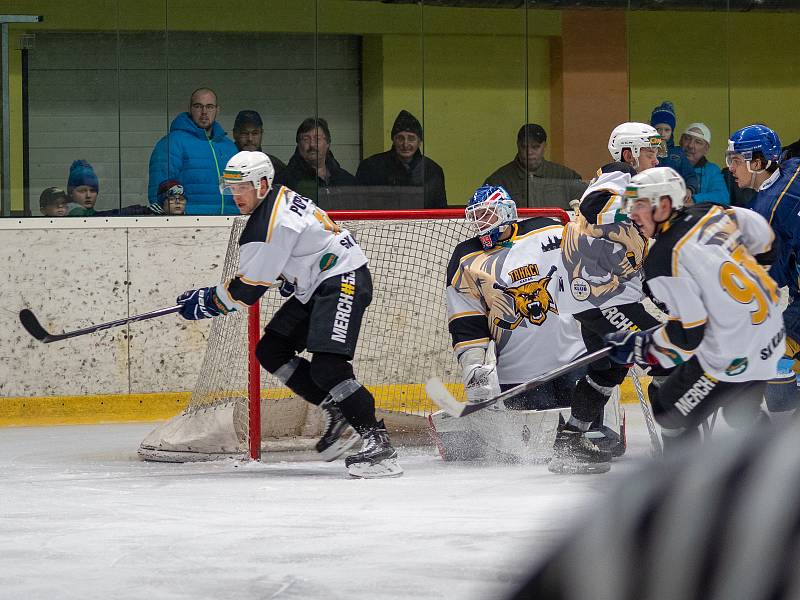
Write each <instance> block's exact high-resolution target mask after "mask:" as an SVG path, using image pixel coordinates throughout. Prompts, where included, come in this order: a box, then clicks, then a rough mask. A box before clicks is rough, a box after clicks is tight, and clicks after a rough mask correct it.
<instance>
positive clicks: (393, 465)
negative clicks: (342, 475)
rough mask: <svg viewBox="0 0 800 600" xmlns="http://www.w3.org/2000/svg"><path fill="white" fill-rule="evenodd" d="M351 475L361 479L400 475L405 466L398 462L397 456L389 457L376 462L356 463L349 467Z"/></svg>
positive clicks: (348, 470)
mask: <svg viewBox="0 0 800 600" xmlns="http://www.w3.org/2000/svg"><path fill="white" fill-rule="evenodd" d="M347 472H348V473H349V474H350V477H357V478H359V479H378V478H380V477H400V475H402V474H403V468H402V467H401V466H400V465H398V464H397V459H396V458H387V459H386V460H382V461H381V462H379V463H376V464H374V465H373V464H370V463H356V464H354V465H350V466H349V467H347Z"/></svg>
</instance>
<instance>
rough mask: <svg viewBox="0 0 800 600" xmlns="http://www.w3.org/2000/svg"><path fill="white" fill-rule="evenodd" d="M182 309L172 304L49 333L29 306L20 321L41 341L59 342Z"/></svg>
mask: <svg viewBox="0 0 800 600" xmlns="http://www.w3.org/2000/svg"><path fill="white" fill-rule="evenodd" d="M180 309H181V305H180V304H177V305H175V306H170V307H169V308H160V309H158V310H154V311H151V312H148V313H144V314H141V315H134V316H133V317H128V318H126V319H119V320H118V321H111V322H109V323H100V324H99V325H91V326H89V327H84V328H83V329H76V330H75V331H66V332H64V333H48V331H47V330H46V329H45V328H44V327H42V324H41V323H39V319H37V318H36V315H34V314H33V311H31V310H28V309H27V308H24V309H22V310H21V311H19V321H20V323H22V326H23V327H24V328H25V331H27V332H28V333H30V334H31V335H32V336H33V337H35V338H36V339H37V340H39V341H40V342H43V343H45V344H49V343H50V342H58V341H60V340H66V339H67V338H73V337H78V336H79V335H86V334H87V333H94V332H95V331H102V330H103V329H111V328H112V327H119V326H120V325H127V324H128V323H134V322H136V321H144V320H146V319H153V318H155V317H161V316H163V315H168V314H170V313H174V312H178V311H179V310H180Z"/></svg>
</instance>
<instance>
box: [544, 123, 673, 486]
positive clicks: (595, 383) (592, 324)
mask: <svg viewBox="0 0 800 600" xmlns="http://www.w3.org/2000/svg"><path fill="white" fill-rule="evenodd" d="M660 144H661V136H660V135H659V134H658V132H657V131H656V130H655V128H653V127H651V126H650V125H646V124H644V123H622V124H621V125H618V126H617V127H615V128H614V130H613V131H612V132H611V135H610V136H609V140H608V150H609V153H610V154H611V157H612V158H613V159H614V160H615V161H617V162H614V163H610V164H608V165H605V166H604V167H602V168H601V169H600V170H599V171H598V176H597V178H596V179H594V180H593V181H592V183H591V184H590V185H589V187H588V188H587V189H586V191H585V192H584V194H583V196H582V197H581V200H580V204H579V205H578V209H577V211H576V218H575V219H574V220H573V221H572V222H570V223H568V224H567V226H566V228H565V230H564V241H563V244H562V253H563V260H564V265H565V267H566V274H567V289H568V290H569V292H570V293H571V295H572V297H573V298H574V299H575V300H578V301H581V302H582V303H583V304H584V305H586V307H585V308H584V309H583V310H581V311H580V312H575V318H576V319H577V320H578V322H580V324H581V332H582V335H583V340H584V343H585V344H586V349H587V351H589V352H595V351H597V350H599V349H601V348H602V347H603V346H604V345H605V344H604V342H603V336H604V335H606V334H608V333H611V332H614V331H628V330H631V331H638V330H642V329H648V328H651V327H654V326H655V325H657V324H658V321H657V320H656V318H655V317H653V316H652V315H651V314H650V313H648V312H647V310H645V308H644V306H643V305H642V300H643V299H644V292H643V283H642V275H641V273H640V269H641V266H642V261H643V260H644V256H645V254H646V250H647V240H646V239H645V238H644V237H643V236H642V234H641V233H640V232H639V231H638V229H637V228H636V226H635V225H634V224H633V223H632V222H631V221H630V220H629V219H628V217H627V214H626V212H625V210H624V209H625V200H624V198H623V195H624V192H625V188H626V186H627V184H628V183H629V181H630V178H631V176H632V175H635V174H636V173H637V172H642V171H646V170H647V169H650V168H652V167H654V166H656V165H657V164H658V158H657V153H658V148H659V146H660ZM627 372H628V369H627V368H625V367H623V366H621V365H617V364H614V363H612V362H611V361H610V360H608V359H601V360H599V361H596V362H594V363H592V364H591V365H589V367H588V369H587V373H586V375H585V376H584V377H583V378H581V380H580V381H579V382H578V385H577V386H576V387H575V391H574V394H573V397H572V402H571V406H570V409H571V410H570V417H569V420H568V421H567V422H566V423H565V424H564V425H563V426H562V427H561V428H559V431H558V435H557V436H556V441H555V446H554V451H555V456H554V459H553V460H552V461H550V464H549V465H548V468H549V470H550V471H552V472H554V473H593V472H598V471H604V470H608V468H609V466H608V465H605V464H603V463H607V462H609V461H610V460H611V456H612V455H619V454H620V450H621V448H619V447H611V448H610V450H611V451H610V452H609V451H607V450H609V448H604V447H601V448H600V449H597V448H595V447H593V446H592V445H590V444H587V443H586V440H585V439H584V438H585V432H587V431H589V430H590V429H591V428H597V427H598V425H600V423H598V420H599V419H601V418H602V415H603V412H604V411H603V407H604V406H605V405H606V403H607V402H608V399H609V398H611V396H612V394H614V393H618V391H616V392H615V390H618V386H619V384H620V383H622V381H623V380H624V379H625V375H626V374H627Z"/></svg>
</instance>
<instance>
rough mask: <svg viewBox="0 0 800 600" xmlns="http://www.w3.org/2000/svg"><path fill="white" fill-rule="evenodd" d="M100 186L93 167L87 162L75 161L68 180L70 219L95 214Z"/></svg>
mask: <svg viewBox="0 0 800 600" xmlns="http://www.w3.org/2000/svg"><path fill="white" fill-rule="evenodd" d="M99 192H100V184H99V182H98V180H97V174H96V173H95V172H94V169H93V168H92V165H90V164H89V163H88V162H86V161H85V160H76V161H73V163H72V165H71V166H70V168H69V177H68V178H67V195H68V196H69V204H67V214H68V215H69V216H70V217H90V216H92V215H94V214H95V212H96V211H95V210H94V205H95V204H97V194H98V193H99Z"/></svg>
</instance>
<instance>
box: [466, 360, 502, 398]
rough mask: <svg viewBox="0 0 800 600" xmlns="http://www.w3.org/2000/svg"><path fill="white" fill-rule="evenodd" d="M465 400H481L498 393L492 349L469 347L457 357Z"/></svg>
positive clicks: (495, 365) (495, 363) (498, 383)
mask: <svg viewBox="0 0 800 600" xmlns="http://www.w3.org/2000/svg"><path fill="white" fill-rule="evenodd" d="M458 363H459V364H460V365H461V375H462V378H463V381H464V391H465V392H466V394H467V402H469V403H474V402H481V401H482V400H489V399H490V398H494V397H495V396H498V395H500V382H499V380H498V378H497V362H496V359H495V356H494V351H493V349H491V348H490V349H488V350H484V349H483V348H470V349H469V350H466V351H464V352H462V353H461V355H460V356H459V357H458Z"/></svg>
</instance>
